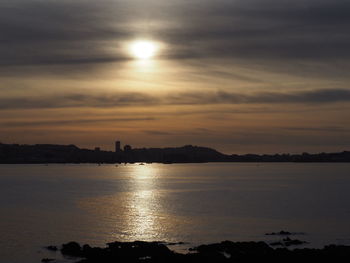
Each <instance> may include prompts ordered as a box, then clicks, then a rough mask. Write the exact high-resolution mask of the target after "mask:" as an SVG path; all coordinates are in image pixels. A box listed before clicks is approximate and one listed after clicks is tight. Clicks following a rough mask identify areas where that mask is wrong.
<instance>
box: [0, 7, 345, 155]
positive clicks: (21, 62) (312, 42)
mask: <svg viewBox="0 0 350 263" xmlns="http://www.w3.org/2000/svg"><path fill="white" fill-rule="evenodd" d="M280 2H281V1H277V0H266V1H264V4H262V3H261V1H257V0H249V1H243V0H237V1H228V0H219V1H206V0H203V1H199V0H194V1H183V0H178V1H172V2H171V3H164V1H160V0H158V1H157V0H153V1H149V2H147V4H146V3H145V1H135V0H131V1H121V0H114V1H112V0H102V1H100V2H99V3H98V4H97V3H96V2H94V1H88V0H77V1H74V3H73V2H71V1H66V0H61V1H53V0H48V1H44V2H43V1H38V0H26V1H24V0H15V1H9V0H4V1H2V2H1V3H0V17H1V18H0V19H1V21H3V22H4V23H0V24H1V26H0V29H1V32H2V36H1V39H2V41H1V43H0V56H1V58H2V61H1V62H0V84H1V85H0V91H1V93H0V141H1V142H4V143H28V144H35V143H57V144H76V145H77V146H79V147H87V148H93V147H95V146H100V147H102V148H104V149H113V142H114V141H115V140H121V141H122V142H123V143H128V144H131V145H133V146H134V147H162V146H182V145H185V144H193V145H201V146H209V147H213V148H216V149H218V150H220V151H222V152H225V153H252V152H255V153H273V152H303V151H309V152H319V151H342V150H348V149H349V148H350V121H349V118H348V116H349V113H350V104H349V101H350V89H349V83H350V82H349V80H350V76H349V74H348V69H349V68H350V67H349V66H350V63H349V55H350V53H349V50H348V44H349V41H350V40H349V37H348V33H347V29H348V28H349V26H350V20H349V19H348V17H347V16H346V15H345V14H346V12H345V11H344V10H350V8H349V5H348V4H347V3H346V2H345V1H342V0H336V1H334V2H332V3H329V1H323V0H320V1H316V0H309V1H306V2H305V1H301V0H297V1H283V2H284V4H283V5H282V4H281V3H280ZM326 10H327V12H325V11H326ZM141 40H147V41H149V43H154V44H155V45H156V47H157V49H156V51H155V54H154V56H151V57H150V58H148V59H140V58H139V57H137V56H135V54H133V53H132V52H130V49H131V46H132V43H134V42H135V41H141Z"/></svg>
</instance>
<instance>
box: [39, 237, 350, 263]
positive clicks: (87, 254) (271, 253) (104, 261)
mask: <svg viewBox="0 0 350 263" xmlns="http://www.w3.org/2000/svg"><path fill="white" fill-rule="evenodd" d="M296 241H298V240H295V243H297V242H296ZM300 242H302V241H300ZM167 245H169V244H166V243H163V242H142V241H135V242H113V243H108V244H107V246H106V247H104V248H101V247H91V246H89V245H83V246H81V245H80V244H78V243H77V242H69V243H67V244H63V245H62V246H61V247H60V248H58V247H56V246H49V247H47V249H49V250H52V251H56V250H57V251H58V250H59V251H60V252H61V253H62V255H63V256H65V257H66V258H70V259H72V260H73V262H79V263H112V262H113V263H115V262H124V263H165V262H166V263H169V262H170V263H172V262H174V263H175V262H176V263H178V262H179V263H180V262H181V263H197V262H198V263H199V262H213V263H221V262H264V261H266V262H270V263H271V262H272V263H273V262H298V261H301V260H302V261H308V262H348V261H349V260H350V246H340V245H329V246H325V247H324V248H323V249H311V248H296V249H288V248H287V247H285V246H284V247H283V246H282V247H279V248H273V247H272V246H271V245H269V244H267V243H265V242H231V241H223V242H221V243H216V244H209V245H200V246H198V247H194V248H191V249H189V252H188V253H187V254H180V253H177V252H174V251H172V250H170V249H169V248H168V246H167ZM54 261H55V260H54V259H49V258H45V259H43V260H42V262H54Z"/></svg>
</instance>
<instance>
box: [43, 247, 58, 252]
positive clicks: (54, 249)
mask: <svg viewBox="0 0 350 263" xmlns="http://www.w3.org/2000/svg"><path fill="white" fill-rule="evenodd" d="M45 248H46V249H47V250H50V251H57V250H58V248H57V247H56V246H47V247H45Z"/></svg>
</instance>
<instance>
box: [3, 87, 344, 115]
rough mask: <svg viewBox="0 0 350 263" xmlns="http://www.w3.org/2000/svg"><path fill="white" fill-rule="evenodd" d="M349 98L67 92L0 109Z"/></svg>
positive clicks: (339, 98)
mask: <svg viewBox="0 0 350 263" xmlns="http://www.w3.org/2000/svg"><path fill="white" fill-rule="evenodd" d="M336 102H350V90H345V89H322V90H306V91H289V92H287V91H286V92H256V93H252V94H249V93H234V92H227V91H217V92H205V93H204V92H203V93H199V92H196V93H195V92H186V93H178V94H168V95H165V96H162V97H161V96H151V95H148V94H146V93H119V94H102V95H98V94H97V95H96V94H91V95H88V94H70V95H64V96H51V97H39V98H38V97H30V98H27V97H26V98H24V97H23V98H21V97H14V98H1V99H0V109H2V110H5V109H40V108H42V109H45V108H47V109H49V108H81V107H93V108H113V107H138V106H142V107H145V106H157V105H209V104H279V103H280V104H282V103H290V104H310V103H311V104H324V103H336Z"/></svg>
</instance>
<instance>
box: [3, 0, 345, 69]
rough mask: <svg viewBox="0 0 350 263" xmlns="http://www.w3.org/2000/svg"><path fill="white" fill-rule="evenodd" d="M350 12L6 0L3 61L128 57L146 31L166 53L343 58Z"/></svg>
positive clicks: (339, 3) (269, 4)
mask: <svg viewBox="0 0 350 263" xmlns="http://www.w3.org/2000/svg"><path fill="white" fill-rule="evenodd" d="M349 12H350V3H349V2H348V1H345V0H334V1H326V0H308V1H305V0H295V1H281V0H265V1H261V0H248V1H247V0H238V1H229V0H219V1H209V0H200V1H199V0H194V1H190V2H189V1H182V0H179V1H176V2H173V3H164V1H160V0H153V1H147V3H145V1H139V0H137V1H136V0H134V1H110V0H101V1H99V2H98V4H97V3H96V2H95V1H89V0H85V1H81V0H77V1H66V0H61V1H51V0H48V1H38V0H15V1H14V0H11V1H10V0H3V1H2V2H1V3H0V32H1V36H0V57H1V61H0V67H3V68H5V67H8V66H10V65H12V66H23V65H27V66H28V65H55V64H57V65H67V66H70V65H74V66H75V67H80V66H79V65H81V64H93V65H96V66H98V65H99V64H101V63H109V62H115V61H124V60H127V59H129V58H128V57H127V56H126V55H125V54H124V51H122V49H121V48H120V45H121V43H123V41H125V40H130V39H132V38H135V37H140V36H149V37H152V38H155V39H159V40H160V41H164V42H166V43H167V44H168V45H169V47H170V48H169V49H168V52H166V53H164V54H163V56H164V58H166V59H189V58H192V59H203V58H216V59H226V60H227V59H232V58H237V59H238V58H240V59H249V60H252V61H255V60H258V59H264V60H280V59H284V60H293V59H314V60H323V59H338V60H344V59H346V58H349V57H350V49H349V48H348V46H349V44H350V36H349V34H348V28H349V27H350V17H349V15H348V14H349ZM111 47H114V49H111Z"/></svg>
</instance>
